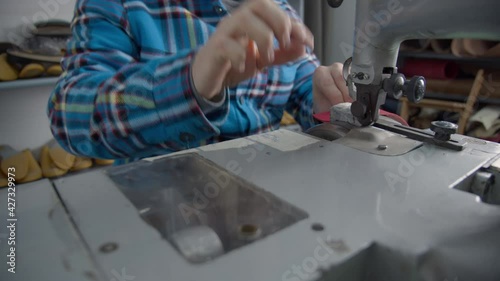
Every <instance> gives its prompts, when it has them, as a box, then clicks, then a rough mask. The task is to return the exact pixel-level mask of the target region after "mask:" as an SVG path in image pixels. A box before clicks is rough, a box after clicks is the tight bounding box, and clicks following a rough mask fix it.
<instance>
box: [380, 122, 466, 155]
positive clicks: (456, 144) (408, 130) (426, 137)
mask: <svg viewBox="0 0 500 281" xmlns="http://www.w3.org/2000/svg"><path fill="white" fill-rule="evenodd" d="M373 126H375V127H378V128H381V129H385V130H387V131H391V132H393V133H396V134H400V135H404V136H406V137H408V138H411V139H414V140H418V141H422V142H426V143H430V144H434V145H437V146H440V147H444V148H448V149H451V150H455V151H462V150H464V149H465V147H466V145H467V142H465V141H464V140H463V139H458V138H456V137H455V136H454V135H451V138H450V140H447V141H443V140H439V139H437V138H436V137H435V135H434V134H432V133H430V132H429V131H426V130H421V129H417V128H412V127H407V126H403V125H399V124H395V123H390V122H386V121H384V120H379V121H377V123H375V124H374V125H373Z"/></svg>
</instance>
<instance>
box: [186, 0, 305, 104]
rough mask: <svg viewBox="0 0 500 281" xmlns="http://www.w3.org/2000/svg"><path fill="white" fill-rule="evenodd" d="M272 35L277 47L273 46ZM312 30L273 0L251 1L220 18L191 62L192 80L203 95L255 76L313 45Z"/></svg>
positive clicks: (208, 96)
mask: <svg viewBox="0 0 500 281" xmlns="http://www.w3.org/2000/svg"><path fill="white" fill-rule="evenodd" d="M274 38H276V39H277V40H278V42H279V49H275V48H274V41H273V40H274ZM313 45H314V39H313V36H312V33H311V32H310V31H309V30H308V29H307V28H306V27H305V26H304V25H303V24H302V23H300V22H298V21H295V20H293V19H291V18H290V17H289V16H288V15H287V14H286V13H285V12H284V11H283V10H282V9H281V8H280V7H279V6H278V5H277V4H276V3H274V1H272V0H250V1H248V2H247V3H245V4H243V5H242V6H241V7H240V8H238V9H237V10H236V11H235V12H234V13H232V14H231V15H230V16H228V17H225V18H224V19H222V20H221V22H220V23H219V25H218V26H217V29H216V31H215V32H214V34H213V35H212V36H211V37H210V39H209V40H208V42H207V44H206V45H204V46H203V47H201V48H200V50H199V51H198V53H197V54H196V57H195V59H194V61H193V64H192V69H191V71H192V75H193V76H192V77H193V83H194V86H195V88H196V90H197V91H198V93H200V94H201V95H202V96H203V97H204V98H206V99H212V98H214V97H215V96H217V95H218V94H219V93H220V92H221V91H222V89H223V87H226V86H229V87H232V86H236V85H237V84H238V83H240V82H242V81H244V80H247V79H249V78H251V77H253V76H255V75H256V74H257V73H258V72H259V71H260V70H262V69H263V68H265V67H268V66H271V65H280V64H284V63H287V62H289V61H294V60H296V59H298V58H300V57H301V56H303V55H304V54H305V52H306V46H309V47H311V48H313Z"/></svg>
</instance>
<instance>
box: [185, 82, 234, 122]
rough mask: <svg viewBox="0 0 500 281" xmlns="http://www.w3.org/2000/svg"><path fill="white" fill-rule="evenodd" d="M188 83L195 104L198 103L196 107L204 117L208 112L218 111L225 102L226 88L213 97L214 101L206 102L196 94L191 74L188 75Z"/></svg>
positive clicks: (206, 100)
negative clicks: (198, 107)
mask: <svg viewBox="0 0 500 281" xmlns="http://www.w3.org/2000/svg"><path fill="white" fill-rule="evenodd" d="M189 83H190V84H191V89H192V90H193V95H194V97H195V99H196V102H198V105H199V106H200V108H201V110H202V111H203V113H204V114H205V115H206V114H209V113H210V112H213V111H214V110H217V109H219V108H220V107H222V106H223V105H224V103H225V102H226V99H227V95H228V90H227V88H224V89H222V91H221V92H220V93H219V94H218V95H217V96H216V97H214V100H208V99H206V98H205V97H203V96H202V95H201V94H200V93H198V91H197V90H196V87H195V86H194V81H193V74H192V73H190V75H189Z"/></svg>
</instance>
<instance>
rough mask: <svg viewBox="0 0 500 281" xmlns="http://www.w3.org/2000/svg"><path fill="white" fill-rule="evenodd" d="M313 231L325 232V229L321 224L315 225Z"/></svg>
mask: <svg viewBox="0 0 500 281" xmlns="http://www.w3.org/2000/svg"><path fill="white" fill-rule="evenodd" d="M311 228H312V230H314V231H323V230H325V227H324V226H323V225H322V224H321V223H314V224H313V225H312V226H311Z"/></svg>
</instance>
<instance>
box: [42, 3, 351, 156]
mask: <svg viewBox="0 0 500 281" xmlns="http://www.w3.org/2000/svg"><path fill="white" fill-rule="evenodd" d="M72 30H73V37H72V39H71V41H70V42H69V43H68V48H67V54H66V56H65V58H64V59H63V61H62V66H63V70H64V73H63V75H62V76H61V78H60V79H59V81H58V83H57V85H56V88H55V89H54V91H53V93H52V95H51V98H50V100H49V103H48V116H49V119H50V124H51V131H52V133H53V135H54V137H55V138H56V139H57V140H58V142H59V143H60V144H61V146H63V148H65V149H66V150H68V151H69V152H71V153H73V154H76V155H83V156H87V157H92V158H106V159H120V161H121V163H125V162H127V161H128V160H127V159H129V160H136V159H140V158H144V157H150V156H157V155H162V154H167V153H171V152H175V151H180V150H184V149H189V148H193V147H198V146H201V145H205V144H209V143H214V142H218V141H224V140H230V139H234V138H239V137H244V136H248V135H251V134H258V133H263V132H267V131H271V130H275V129H278V128H279V124H280V120H281V119H282V116H283V114H284V111H285V110H286V111H287V112H290V113H291V114H292V115H293V116H294V118H295V119H296V120H297V122H298V123H299V124H300V125H301V126H302V128H303V129H307V128H310V127H311V126H313V125H315V121H314V118H313V112H323V111H327V110H328V109H329V108H330V107H331V106H332V105H334V104H337V103H339V102H344V101H350V98H349V95H348V90H347V88H346V85H345V82H344V80H343V77H342V74H341V68H342V66H341V65H340V64H338V63H336V64H333V65H331V66H328V67H327V66H320V65H319V61H318V59H317V58H316V56H315V55H314V53H313V47H314V46H313V45H314V39H313V36H312V34H311V32H310V31H309V30H308V29H307V28H306V26H305V25H304V24H303V23H302V22H301V20H300V18H299V16H298V15H297V13H296V12H295V11H294V9H293V8H292V7H291V6H290V5H289V4H288V3H287V1H286V0H275V1H273V0H247V1H235V0H219V1H217V0H210V1H208V0H183V1H179V0H172V1H166V0H125V1H122V0H106V1H102V0H77V3H76V8H75V15H74V19H73V23H72Z"/></svg>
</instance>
